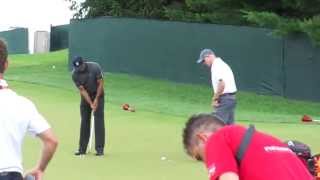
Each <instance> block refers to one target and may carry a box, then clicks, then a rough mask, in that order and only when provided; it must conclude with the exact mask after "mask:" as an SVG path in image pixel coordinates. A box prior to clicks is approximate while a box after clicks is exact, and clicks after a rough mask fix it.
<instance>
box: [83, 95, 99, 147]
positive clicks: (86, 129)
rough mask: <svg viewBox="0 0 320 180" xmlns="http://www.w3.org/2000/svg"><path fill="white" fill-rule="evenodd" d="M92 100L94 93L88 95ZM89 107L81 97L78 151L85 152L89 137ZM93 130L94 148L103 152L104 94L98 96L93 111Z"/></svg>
mask: <svg viewBox="0 0 320 180" xmlns="http://www.w3.org/2000/svg"><path fill="white" fill-rule="evenodd" d="M90 97H91V99H92V100H94V97H95V95H90ZM91 111H92V109H91V107H90V105H89V104H88V103H87V102H86V101H85V99H84V98H81V103H80V113H81V127H80V140H79V152H83V153H84V152H86V151H87V146H88V143H89V138H90V125H91V123H90V122H91ZM93 115H94V132H95V149H96V151H97V152H103V150H104V145H105V127H104V95H102V96H101V97H100V98H99V101H98V108H97V110H96V111H95V112H94V114H93Z"/></svg>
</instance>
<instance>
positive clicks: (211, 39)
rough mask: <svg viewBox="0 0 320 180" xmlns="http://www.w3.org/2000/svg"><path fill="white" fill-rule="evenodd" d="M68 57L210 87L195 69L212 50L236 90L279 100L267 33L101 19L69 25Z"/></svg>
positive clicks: (277, 63) (278, 72) (276, 47)
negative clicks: (231, 73)
mask: <svg viewBox="0 0 320 180" xmlns="http://www.w3.org/2000/svg"><path fill="white" fill-rule="evenodd" d="M69 30H70V31H69V55H70V59H71V58H72V57H73V56H75V55H80V56H83V57H85V58H87V59H89V60H93V61H97V62H99V63H100V64H101V65H102V67H103V69H104V70H105V71H110V72H122V73H129V74H138V75H143V76H147V77H152V78H161V79H166V80H171V81H176V82H183V83H202V84H203V83H205V84H208V85H211V81H210V72H209V69H208V68H205V67H203V66H201V65H197V64H196V63H195V61H196V59H197V58H198V56H199V52H200V50H201V49H203V48H212V49H213V50H214V51H215V53H216V55H217V56H220V57H221V58H222V59H224V60H225V61H226V62H227V63H228V64H229V65H230V66H231V68H232V69H233V71H234V74H235V76H236V81H237V85H238V87H239V89H240V90H247V91H254V92H259V93H264V94H276V95H283V73H282V68H283V61H282V56H283V54H282V49H283V48H282V45H283V41H282V39H279V38H275V37H273V36H271V35H270V31H269V30H266V29H257V28H250V27H235V26H223V25H212V24H198V23H184V22H168V21H157V20H144V19H131V18H110V17H103V18H97V19H88V20H82V21H72V22H71V24H70V29H69Z"/></svg>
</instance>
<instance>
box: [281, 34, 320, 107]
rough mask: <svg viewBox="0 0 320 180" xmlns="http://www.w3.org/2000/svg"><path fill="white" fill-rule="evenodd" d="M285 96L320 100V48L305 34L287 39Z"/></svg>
mask: <svg viewBox="0 0 320 180" xmlns="http://www.w3.org/2000/svg"><path fill="white" fill-rule="evenodd" d="M284 52H285V53H284V59H285V76H286V81H285V85H286V86H285V96H286V97H288V98H295V99H304V100H311V101H320V94H319V92H320V70H319V69H320V48H319V47H316V46H314V45H313V44H312V43H311V42H310V40H309V39H308V38H306V37H303V36H296V37H290V38H288V39H286V40H285V51H284Z"/></svg>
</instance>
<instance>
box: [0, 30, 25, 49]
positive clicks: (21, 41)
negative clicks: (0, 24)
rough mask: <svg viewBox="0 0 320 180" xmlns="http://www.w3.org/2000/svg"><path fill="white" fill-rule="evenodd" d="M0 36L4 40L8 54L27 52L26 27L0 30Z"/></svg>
mask: <svg viewBox="0 0 320 180" xmlns="http://www.w3.org/2000/svg"><path fill="white" fill-rule="evenodd" d="M0 38H1V39H3V40H5V41H6V43H7V45H8V51H9V53H10V54H27V53H29V48H28V47H29V46H28V29H26V28H17V29H13V30H10V31H2V32H0Z"/></svg>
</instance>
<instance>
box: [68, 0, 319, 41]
mask: <svg viewBox="0 0 320 180" xmlns="http://www.w3.org/2000/svg"><path fill="white" fill-rule="evenodd" d="M67 1H70V2H72V6H71V9H76V10H77V13H76V14H75V16H74V17H75V18H92V17H98V16H124V17H143V18H154V19H165V20H175V21H187V22H204V23H217V24H232V25H255V26H260V27H267V28H273V29H275V33H276V34H280V35H287V34H290V33H301V32H303V33H306V34H307V35H308V36H309V37H310V38H311V39H313V40H314V41H315V42H318V43H320V28H319V26H320V22H319V21H320V0H85V1H84V2H83V3H80V4H79V3H77V2H76V1H75V0H67Z"/></svg>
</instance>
